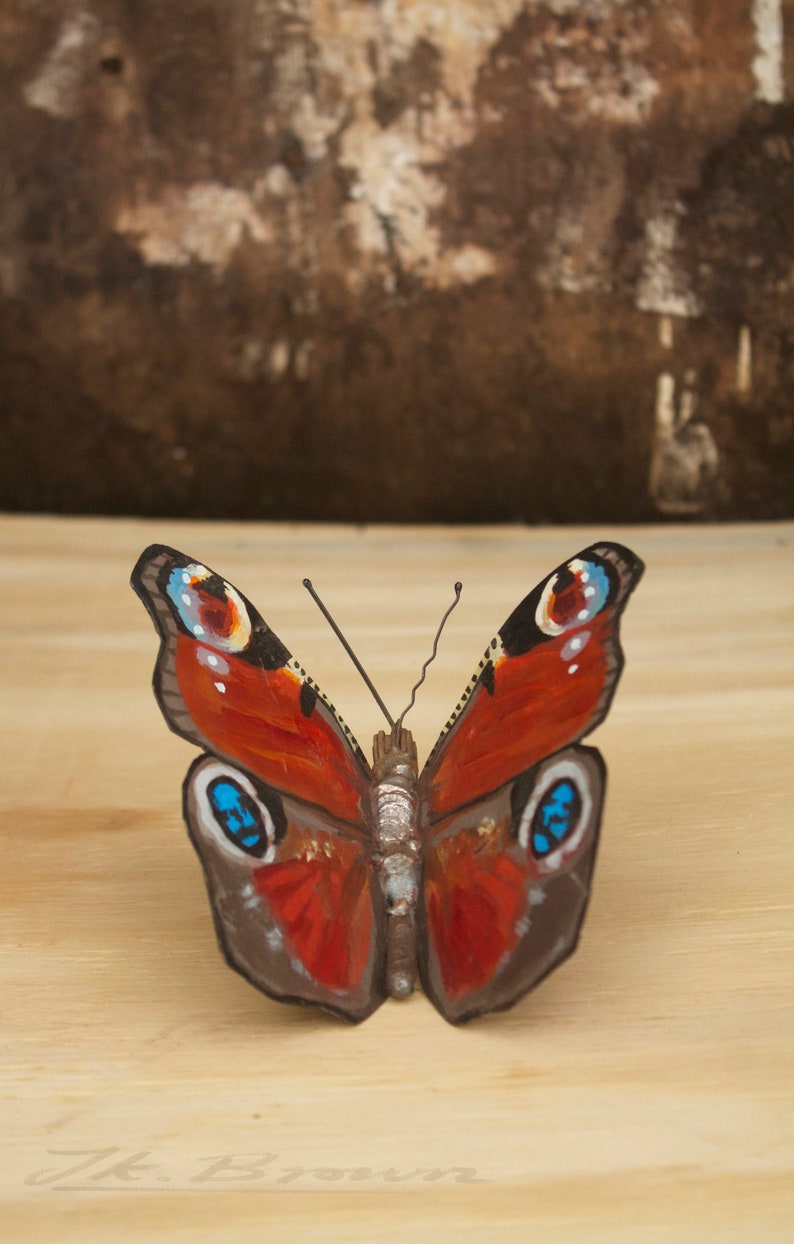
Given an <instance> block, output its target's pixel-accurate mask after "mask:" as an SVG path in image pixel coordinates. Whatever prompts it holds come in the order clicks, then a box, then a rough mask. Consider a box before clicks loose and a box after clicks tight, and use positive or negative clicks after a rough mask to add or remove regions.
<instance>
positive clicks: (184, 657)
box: [132, 545, 370, 825]
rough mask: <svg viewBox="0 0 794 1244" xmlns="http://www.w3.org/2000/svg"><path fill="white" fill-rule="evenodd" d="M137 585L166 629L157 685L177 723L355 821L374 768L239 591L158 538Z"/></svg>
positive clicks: (292, 791) (363, 811)
mask: <svg viewBox="0 0 794 1244" xmlns="http://www.w3.org/2000/svg"><path fill="white" fill-rule="evenodd" d="M132 586H133V588H134V589H135V591H136V592H137V593H138V595H139V596H140V597H141V600H142V601H143V603H144V604H145V605H146V608H147V609H148V611H149V613H150V614H151V616H152V618H153V620H154V623H155V625H156V627H157V629H158V631H159V632H160V637H161V645H160V654H159V657H158V659H157V665H156V667H155V671H154V691H155V695H156V696H157V700H158V702H159V704H160V708H161V709H162V712H163V715H164V717H165V719H166V721H167V722H168V724H169V726H170V727H171V729H172V730H174V731H175V732H176V733H177V734H181V735H182V736H183V737H184V738H186V739H190V740H191V742H193V743H198V744H199V746H201V747H206V748H207V749H208V750H209V751H212V752H214V753H215V754H216V755H218V756H224V757H225V758H226V759H228V760H232V761H235V762H236V763H237V764H239V765H241V766H242V767H243V768H245V769H248V770H249V771H250V772H251V773H253V774H254V775H255V776H256V777H258V778H260V779H262V780H263V781H264V782H266V783H267V784H268V785H269V786H274V787H275V788H276V789H277V790H280V791H283V792H285V793H287V794H288V795H291V796H293V797H295V798H298V799H301V800H305V801H306V802H307V803H313V804H317V805H318V806H319V807H321V808H323V809H324V810H325V811H326V812H328V813H329V814H330V815H331V816H333V817H337V818H339V819H340V820H343V821H347V822H349V823H351V824H359V825H360V824H364V823H366V822H367V821H368V817H369V784H370V769H369V765H368V764H367V761H366V760H365V758H364V755H363V753H362V751H361V749H360V748H359V746H358V744H357V743H356V741H355V739H354V738H353V736H352V735H351V734H350V731H349V730H348V729H347V727H346V726H345V725H344V723H343V722H342V720H341V718H340V717H339V715H338V714H337V712H336V710H335V709H334V708H333V707H332V706H331V704H330V703H329V702H328V701H327V700H326V699H325V697H324V696H323V695H322V693H321V692H320V690H319V688H318V687H317V685H316V683H314V682H313V681H312V679H311V678H309V676H308V675H307V674H306V672H305V670H303V669H302V668H301V667H300V665H299V664H298V663H297V661H295V660H294V659H293V658H292V656H291V655H290V653H289V651H288V649H287V648H286V647H285V646H284V644H282V642H281V640H280V639H279V638H278V637H277V636H276V635H274V633H273V631H271V630H270V628H269V627H268V626H267V624H266V623H265V622H264V621H263V620H262V618H261V616H260V615H259V613H257V611H256V609H255V608H254V607H253V605H252V604H251V603H250V601H248V600H246V598H245V597H244V596H243V595H242V593H241V592H238V591H237V589H236V588H234V587H232V585H231V584H230V583H227V582H226V581H225V580H224V579H222V578H221V577H220V575H218V574H215V572H214V571H212V570H209V569H208V568H207V567H206V566H204V565H202V564H201V563H199V562H196V561H194V560H193V559H192V558H190V557H186V556H185V554H184V553H178V552H176V550H175V549H170V548H166V547H165V546H164V545H152V546H151V548H148V549H146V551H145V552H144V553H143V554H142V555H141V557H140V558H139V560H138V563H137V565H136V566H135V569H134V570H133V572H132Z"/></svg>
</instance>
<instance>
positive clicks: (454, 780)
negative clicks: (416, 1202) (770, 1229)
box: [419, 544, 643, 1023]
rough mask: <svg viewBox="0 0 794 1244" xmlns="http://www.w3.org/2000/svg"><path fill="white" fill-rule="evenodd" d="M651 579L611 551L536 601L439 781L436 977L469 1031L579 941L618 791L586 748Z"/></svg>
mask: <svg viewBox="0 0 794 1244" xmlns="http://www.w3.org/2000/svg"><path fill="white" fill-rule="evenodd" d="M642 571H643V566H642V563H641V562H640V561H639V559H638V558H637V557H635V556H634V554H633V553H631V552H629V550H628V549H625V548H623V547H622V546H620V545H616V544H597V545H593V546H591V547H590V548H588V549H585V550H583V551H582V552H581V553H579V554H578V556H576V557H574V558H572V559H571V560H570V561H568V562H566V563H565V564H564V565H562V566H560V567H558V568H557V570H555V571H554V572H553V573H552V574H551V575H549V576H548V578H547V579H545V580H544V582H543V583H541V584H540V585H539V586H538V587H536V588H535V590H534V591H533V592H530V594H529V595H528V596H527V597H526V598H525V599H524V600H523V601H522V602H521V604H520V605H519V606H518V608H517V609H515V610H514V611H513V613H512V614H511V615H510V617H509V618H508V620H507V622H506V623H505V624H504V626H503V627H502V629H501V631H500V632H499V635H498V637H497V638H496V639H495V640H494V641H493V643H492V644H491V646H490V648H489V649H488V651H487V652H486V654H485V657H484V658H483V661H482V663H481V665H480V668H479V670H478V672H477V674H476V675H475V677H474V679H473V680H472V683H471V684H470V685H469V688H467V690H466V692H464V695H463V698H462V700H461V703H460V704H459V706H458V709H457V711H456V713H455V714H454V715H453V717H452V719H451V720H450V722H449V723H448V725H447V727H446V729H445V731H444V733H443V734H442V735H441V738H440V739H439V741H438V743H437V744H436V746H435V748H434V750H433V752H432V753H431V755H430V758H429V759H428V761H427V764H426V766H425V769H424V770H423V773H422V776H421V778H420V784H419V803H420V818H421V824H422V832H423V836H424V860H425V867H424V886H423V896H422V908H421V911H420V971H421V973H422V980H423V984H424V987H425V990H426V992H427V993H428V995H429V996H430V998H431V999H432V1000H433V1002H434V1003H435V1005H436V1006H437V1007H438V1009H439V1010H440V1011H441V1013H442V1014H443V1015H444V1016H445V1018H446V1019H449V1020H451V1021H452V1022H454V1023H459V1022H462V1021H464V1020H466V1019H469V1018H471V1017H472V1016H474V1015H478V1014H482V1013H483V1012H485V1011H490V1010H497V1009H502V1008H504V1007H506V1006H510V1005H511V1004H512V1003H513V1002H515V1001H516V1000H517V999H518V998H519V997H521V995H522V994H524V993H526V992H527V990H529V989H531V988H532V987H533V985H535V984H537V983H538V982H539V981H540V980H541V979H542V978H543V977H544V976H545V975H546V974H547V973H548V972H550V971H551V970H552V968H554V967H555V966H556V965H557V964H558V963H560V962H561V961H562V960H563V959H564V958H565V957H566V956H567V955H569V954H570V953H571V952H572V951H573V949H574V948H575V946H576V943H577V940H578V936H579V930H580V928H581V924H582V921H583V919H584V914H585V910H586V907H587V901H588V898H589V891H590V879H591V876H592V870H593V866H594V863H595V852H596V845H597V839H598V830H599V824H600V818H601V808H602V803H603V794H604V784H605V769H604V765H603V762H602V760H601V757H600V755H599V753H598V752H597V751H595V749H593V748H587V747H581V746H576V744H578V741H579V740H580V739H581V738H583V737H584V736H585V735H586V734H588V733H589V732H590V731H591V730H593V729H594V728H595V726H597V725H598V723H599V722H600V721H601V720H602V719H603V717H604V716H605V714H606V712H607V710H608V708H609V704H610V701H611V699H612V696H613V694H614V691H615V687H616V684H617V681H618V678H619V676H620V672H621V669H622V666H623V656H622V652H621V649H620V643H619V638H618V628H619V620H620V615H621V613H622V611H623V608H624V607H625V604H626V601H627V599H628V597H629V594H630V593H631V592H632V591H633V589H634V587H635V586H636V584H637V583H638V581H639V578H640V576H641V574H642Z"/></svg>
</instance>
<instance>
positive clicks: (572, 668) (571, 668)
mask: <svg viewBox="0 0 794 1244" xmlns="http://www.w3.org/2000/svg"><path fill="white" fill-rule="evenodd" d="M578 668H579V666H578V665H576V664H575V663H574V664H573V665H569V666H568V673H569V674H575V673H576V671H577V670H578ZM216 685H217V684H216Z"/></svg>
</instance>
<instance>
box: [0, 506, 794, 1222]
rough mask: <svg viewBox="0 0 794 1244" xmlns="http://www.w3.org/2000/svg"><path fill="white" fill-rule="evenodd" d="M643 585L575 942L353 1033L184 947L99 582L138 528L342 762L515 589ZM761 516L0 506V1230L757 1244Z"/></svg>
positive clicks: (779, 790)
mask: <svg viewBox="0 0 794 1244" xmlns="http://www.w3.org/2000/svg"><path fill="white" fill-rule="evenodd" d="M599 537H608V538H613V539H618V540H622V541H623V542H624V543H627V544H629V545H630V546H631V547H633V548H634V549H635V550H636V552H638V553H639V554H640V555H641V556H642V557H643V558H644V559H645V561H646V562H647V566H648V569H647V573H646V576H645V579H644V580H643V582H642V584H641V585H640V587H639V589H638V591H637V593H636V595H635V596H634V598H633V599H632V602H631V604H630V606H629V608H628V610H627V613H626V616H625V619H624V627H623V639H624V646H625V650H626V654H627V666H626V671H625V673H624V676H623V680H622V683H621V686H620V689H619V691H618V694H617V697H616V700H615V703H614V705H613V708H612V712H611V714H610V717H609V720H608V721H607V722H606V723H605V724H604V725H602V726H601V727H600V728H599V730H598V731H597V732H596V734H595V735H594V736H593V741H594V742H596V743H597V744H598V745H599V747H600V748H601V750H602V751H603V753H604V755H605V757H606V759H607V763H608V766H609V771H610V785H609V793H608V799H607V809H606V816H605V824H604V831H603V837H602V847H601V851H600V857H599V864H598V868H597V876H596V885H595V892H594V897H593V901H592V904H591V908H590V913H589V916H588V920H587V924H586V927H585V931H584V936H583V940H582V943H581V945H580V948H579V951H578V952H577V954H576V955H575V956H574V958H573V959H571V960H569V961H568V962H567V963H566V964H565V965H563V967H561V968H560V969H559V971H557V972H556V973H554V974H553V975H552V976H551V977H550V978H549V979H548V980H547V981H546V982H544V983H543V984H542V985H541V986H540V987H539V988H538V989H537V990H536V991H535V992H534V993H533V994H530V996H529V997H528V998H526V999H525V1000H524V1001H523V1002H522V1003H520V1004H519V1005H518V1006H517V1007H516V1008H515V1009H514V1010H512V1011H510V1012H508V1013H506V1014H503V1015H496V1016H491V1017H488V1018H486V1019H483V1020H479V1021H475V1022H473V1023H472V1024H470V1025H468V1026H466V1027H463V1028H461V1029H457V1028H453V1027H450V1026H449V1025H447V1024H446V1023H444V1021H443V1020H442V1019H441V1018H440V1016H439V1015H438V1014H437V1013H436V1012H435V1010H434V1009H433V1008H432V1007H431V1006H430V1004H429V1003H428V1001H427V1000H426V999H425V998H424V996H423V995H422V994H421V993H417V994H415V995H414V996H413V998H412V999H411V1000H410V1001H408V1002H405V1003H396V1002H388V1003H386V1005H384V1006H383V1007H382V1008H381V1009H380V1010H379V1011H378V1012H377V1013H376V1014H375V1015H374V1016H373V1017H372V1018H370V1019H369V1020H368V1021H367V1022H366V1023H364V1024H363V1025H361V1026H359V1027H349V1026H347V1025H344V1024H342V1023H341V1022H339V1021H336V1020H334V1019H332V1018H330V1017H327V1016H324V1015H323V1014H322V1013H319V1012H314V1011H308V1010H304V1009H301V1008H297V1007H288V1006H283V1005H279V1004H277V1003H275V1002H271V1001H270V1000H268V999H267V998H265V997H263V996H262V995H260V994H258V993H257V992H255V991H254V990H253V989H252V988H251V987H250V986H249V985H248V984H246V982H245V981H244V980H243V979H242V978H240V977H239V976H237V975H236V974H235V973H233V972H231V971H230V970H229V969H228V968H227V967H226V966H225V964H224V963H223V961H222V959H221V957H220V954H219V953H218V951H217V949H216V943H215V938H214V934H213V928H212V923H211V919H210V913H209V909H208V905H207V901H206V898H205V893H204V887H203V882H202V878H201V876H200V871H199V866H198V862H197V860H196V858H195V856H194V853H193V851H192V849H191V847H190V844H189V842H188V840H187V838H186V835H185V833H184V829H183V827H182V823H181V812H180V785H181V781H182V777H183V775H184V772H185V770H186V768H187V766H188V764H189V762H190V761H191V759H192V758H193V756H194V755H195V749H194V748H192V747H191V746H190V745H189V744H187V743H185V742H184V741H182V740H180V739H178V738H176V737H175V736H173V735H171V734H169V733H168V731H167V730H166V727H165V724H164V722H163V721H162V719H161V717H160V713H159V711H158V709H157V707H156V705H155V702H154V698H153V696H152V694H151V688H150V679H151V671H152V666H153V662H154V657H155V652H156V646H157V645H156V637H155V633H154V630H153V629H152V626H151V623H150V622H149V619H148V618H147V617H146V615H145V613H144V611H143V609H142V607H141V605H140V602H139V601H138V600H137V599H136V598H135V597H134V596H133V593H132V592H131V591H130V589H129V587H128V577H129V572H130V569H131V567H132V565H133V562H134V560H135V558H136V556H137V554H138V553H139V552H140V550H141V549H142V548H143V547H144V545H146V544H148V543H150V542H152V541H163V542H164V543H171V544H174V545H176V547H179V548H183V549H184V550H185V551H187V552H189V553H191V554H193V555H194V556H196V557H197V558H200V559H202V560H204V561H206V562H208V563H209V564H210V565H212V566H214V567H215V568H216V569H219V570H221V571H222V572H223V573H224V575H226V576H227V577H228V578H230V579H231V580H232V581H233V582H234V583H236V584H237V585H238V586H239V587H240V588H242V590H243V591H244V592H245V593H246V594H247V595H248V596H250V597H251V598H252V599H253V600H254V601H255V603H256V604H257V605H258V607H259V608H260V610H261V612H262V613H263V614H264V616H265V617H266V618H267V620H268V622H269V623H270V624H271V625H272V626H273V627H274V629H275V630H276V632H277V633H278V634H280V635H281V637H282V638H283V639H285V641H286V642H287V643H288V644H289V646H290V647H291V648H292V650H293V651H294V652H295V653H296V655H297V656H298V657H299V659H300V660H301V661H302V663H303V664H304V665H306V666H307V668H308V669H309V670H310V671H311V673H312V674H313V676H314V677H315V678H316V679H317V680H318V681H319V683H320V685H321V686H322V687H323V689H324V690H325V691H326V692H327V693H328V694H329V695H330V696H331V698H332V700H333V701H334V702H335V704H336V705H337V707H338V708H339V709H340V711H341V712H342V713H343V715H344V717H345V718H346V720H347V721H348V723H349V725H350V726H351V727H352V728H353V730H354V733H355V734H356V735H357V737H358V738H359V739H360V740H363V742H364V744H365V746H366V750H368V746H367V745H368V743H369V738H370V736H371V735H372V733H373V732H374V731H375V730H376V729H379V728H380V727H381V724H382V723H381V721H380V719H379V713H378V709H377V707H376V706H375V704H374V703H373V702H372V701H371V700H370V698H369V695H368V693H367V691H366V689H365V688H364V687H363V685H362V684H361V683H360V682H359V680H358V676H357V675H356V673H355V671H354V670H353V668H352V667H351V666H350V664H349V662H348V660H347V658H346V657H345V655H344V653H343V652H342V650H341V648H340V647H339V645H338V643H337V641H336V640H335V639H334V637H333V636H332V634H331V633H330V631H329V630H328V628H327V626H326V624H325V623H324V622H323V620H322V618H321V617H320V615H319V613H318V611H317V610H316V608H315V606H314V605H313V604H312V602H311V601H310V600H309V598H308V596H307V595H306V593H305V592H304V590H303V588H302V587H301V583H300V581H301V578H302V577H303V576H304V575H310V576H311V577H312V578H313V579H314V581H315V583H316V585H317V587H318V589H319V590H320V591H321V592H322V593H323V594H324V596H325V598H326V600H327V603H328V604H329V606H330V607H331V608H332V609H333V611H334V612H335V614H336V616H337V618H338V621H339V622H340V624H341V625H342V626H343V628H344V629H345V630H346V631H347V632H348V635H349V637H350V639H351V640H352V641H353V642H354V644H355V646H356V648H357V650H358V652H359V655H360V657H361V659H362V661H363V662H364V664H365V666H366V667H367V668H368V670H369V671H370V673H371V674H372V676H373V678H374V679H375V681H376V683H377V684H378V687H379V690H380V691H381V694H382V695H383V697H384V699H385V700H386V702H387V703H388V704H389V705H390V706H391V707H392V709H398V708H399V707H400V706H401V705H402V703H403V702H404V701H405V700H406V699H407V696H408V691H409V688H410V686H411V683H412V682H413V680H414V678H415V676H416V674H417V672H418V670H419V668H420V666H421V663H422V661H423V660H424V658H425V657H426V656H427V654H428V652H429V648H430V642H431V639H432V635H433V631H434V629H435V626H436V623H437V620H438V618H439V616H440V614H441V612H442V611H443V609H444V607H445V606H446V604H447V602H448V600H449V597H450V592H451V583H452V581H453V580H454V579H456V578H461V579H463V581H464V596H463V599H462V601H461V604H460V606H459V608H458V611H457V612H456V613H455V614H454V615H453V617H452V619H451V620H450V623H449V627H448V631H447V633H446V634H445V636H444V638H443V640H442V644H441V650H440V653H439V657H438V660H437V662H436V664H435V665H434V666H433V668H432V670H431V672H430V675H429V677H428V681H427V683H426V685H425V687H423V688H422V691H421V693H420V696H419V700H418V703H417V705H416V708H415V710H414V712H413V713H412V717H411V726H412V728H413V730H414V732H415V734H416V736H417V738H418V743H419V748H420V755H421V754H426V752H427V750H428V749H429V747H430V746H431V745H432V743H433V741H434V739H435V736H436V734H437V733H438V731H439V729H440V727H441V725H442V723H443V722H444V721H445V720H446V717H447V715H448V711H449V709H450V708H451V707H452V705H453V704H454V703H455V702H456V700H457V698H458V695H459V693H460V691H461V690H462V689H463V686H464V685H465V683H466V682H467V680H468V678H469V675H470V673H471V671H472V669H473V668H474V666H475V665H476V663H477V661H478V660H479V657H480V655H481V653H482V651H483V648H484V647H485V645H486V643H487V642H488V640H489V639H490V637H491V635H492V634H493V633H494V632H495V631H496V630H497V629H498V627H499V626H500V625H501V623H502V622H503V621H504V619H505V617H506V616H507V614H508V613H509V612H510V610H511V609H512V608H513V606H514V605H515V604H516V603H517V601H518V599H519V598H520V597H521V596H523V595H524V594H525V592H526V591H527V590H528V589H529V588H530V587H532V586H533V585H534V584H535V583H536V582H537V581H538V580H539V579H540V578H542V577H543V576H544V574H545V573H546V572H547V571H549V570H550V569H552V568H553V567H554V566H555V565H557V564H558V563H559V562H560V561H562V560H563V559H564V558H565V557H566V556H568V555H569V554H572V553H574V552H576V551H578V550H579V549H580V548H581V547H583V546H584V545H585V544H587V543H589V542H590V541H591V540H593V539H596V538H599ZM793 547H794V527H793V526H791V525H774V526H773V525H760V526H739V527H737V526H733V527H694V526H693V527H675V526H665V527H659V528H654V527H650V528H635V529H630V530H629V529H614V530H603V529H599V530H597V531H596V530H581V529H575V530H572V529H570V528H569V529H557V530H528V529H524V528H490V529H480V528H474V529H466V528H460V529H449V528H434V529H411V528H402V529H398V528H378V529H372V530H356V529H352V528H336V527H333V528H332V527H311V526H286V525H284V526H277V525H273V526H264V525H262V526H242V525H232V524H200V523H178V522H174V521H170V520H169V521H162V522H143V521H115V520H113V521H108V520H82V519H57V520H55V519H49V518H25V517H8V518H4V519H2V520H0V557H1V558H2V571H3V580H4V583H5V587H4V590H3V593H2V598H1V599H0V623H1V625H2V635H3V653H4V657H5V660H4V675H3V695H2V700H1V701H0V705H1V707H0V726H1V727H2V745H3V754H4V757H5V763H4V777H3V781H2V805H3V818H2V852H3V868H2V886H3V899H2V908H1V909H0V920H2V925H3V932H4V938H3V946H2V960H1V962H2V993H3V1007H2V1048H3V1058H2V1075H3V1103H4V1104H3V1111H4V1117H3V1127H2V1136H3V1140H4V1142H5V1154H4V1158H3V1163H2V1168H0V1187H1V1189H2V1193H1V1195H2V1204H1V1205H0V1238H2V1239H3V1240H9V1241H13V1242H14V1244H15V1242H16V1241H23V1240H28V1239H35V1240H36V1241H51V1240H52V1241H58V1242H59V1244H60V1242H62V1241H72V1240H74V1241H80V1242H81V1244H95V1242H96V1244H99V1242H102V1244H107V1242H108V1241H116V1240H120V1241H127V1240H130V1241H132V1240H135V1241H141V1240H157V1241H161V1240H162V1241H180V1242H181V1241H184V1242H187V1241H191V1242H193V1241H195V1240H198V1239H200V1240H212V1241H224V1242H226V1241H233V1242H235V1244H236V1242H237V1241H248V1240H250V1241H256V1242H257V1244H260V1242H261V1241H265V1240H273V1241H279V1242H281V1241H311V1242H315V1241H326V1240H333V1241H344V1242H346V1244H347V1242H349V1241H369V1242H371V1241H392V1240H394V1241H402V1240H405V1239H407V1238H412V1239H421V1240H432V1241H433V1242H434V1244H437V1242H445V1241H454V1244H464V1242H467V1241H488V1242H497V1244H501V1242H502V1241H506V1242H509V1244H513V1241H519V1240H521V1241H524V1240H529V1241H544V1244H545V1242H547V1241H551V1242H556V1241H566V1244H578V1242H579V1241H586V1242H587V1244H594V1242H595V1244H598V1242H599V1241H605V1242H606V1241H609V1242H610V1244H623V1241H627V1242H628V1241H630V1242H631V1244H637V1242H640V1241H659V1242H667V1241H671V1240H676V1241H683V1242H685V1244H688V1242H690V1241H693V1242H697V1244H704V1242H706V1244H711V1242H712V1241H713V1242H714V1244H729V1242H732V1241H753V1242H758V1241H761V1242H767V1241H783V1240H785V1241H790V1240H791V1239H792V1238H794V1197H793V1196H792V1187H793V1186H794V1185H793V1184H792V1179H791V1167H792V1151H793V1146H792V1134H791V1121H792V1109H791V1106H792V1093H791V1089H792V1057H791V1055H792V1023H791V1003H792V996H793V994H794V990H793V989H792V983H793V982H792V958H791V944H790V943H791V929H792V919H791V882H792V830H793V829H794V817H793V816H792V809H793V808H794V786H793V784H792V760H794V753H793V751H792V735H793V734H794V730H793V726H794V696H793V695H792V682H793V680H792V664H793V651H792V650H793V645H792V617H794V611H793V610H792V604H793V603H794V601H793V600H792V597H793V596H794V590H793V589H794V574H793V573H792V548H793Z"/></svg>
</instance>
